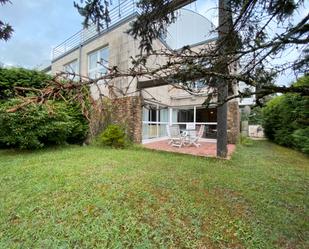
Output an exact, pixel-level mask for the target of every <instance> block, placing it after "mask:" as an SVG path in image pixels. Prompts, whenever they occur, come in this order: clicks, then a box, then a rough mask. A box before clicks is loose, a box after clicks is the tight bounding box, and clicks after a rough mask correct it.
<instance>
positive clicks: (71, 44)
mask: <svg viewBox="0 0 309 249" xmlns="http://www.w3.org/2000/svg"><path fill="white" fill-rule="evenodd" d="M137 13H138V10H137V7H136V1H135V0H124V1H120V2H119V5H118V6H116V7H112V8H111V9H110V12H109V15H110V22H109V24H108V26H105V27H104V28H103V29H100V30H97V27H96V26H95V25H92V26H90V27H89V28H87V29H86V28H84V29H82V30H80V31H78V32H77V33H75V34H74V35H72V36H71V37H69V38H68V39H66V40H65V41H63V42H62V43H60V44H59V45H57V46H56V47H54V48H53V50H52V60H53V61H55V60H57V59H59V58H61V57H63V56H64V55H66V54H68V53H70V52H72V51H73V50H75V49H77V48H79V47H80V46H82V45H84V44H86V43H88V42H90V41H92V40H94V39H96V38H97V37H99V36H101V35H103V34H104V33H106V32H108V31H110V30H112V29H114V28H115V27H117V26H119V25H121V24H122V23H124V22H126V21H128V20H130V19H132V18H134V17H135V16H136V15H137Z"/></svg>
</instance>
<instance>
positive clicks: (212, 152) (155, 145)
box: [143, 139, 236, 158]
mask: <svg viewBox="0 0 309 249" xmlns="http://www.w3.org/2000/svg"><path fill="white" fill-rule="evenodd" d="M199 144H200V145H201V146H199V147H195V146H183V147H181V148H178V147H173V146H171V145H169V144H168V139H165V140H160V141H154V142H149V143H145V144H143V146H144V147H145V148H148V149H152V150H159V151H168V152H175V153H182V154H189V155H193V156H201V157H216V154H217V152H216V150H217V143H216V142H208V141H199ZM235 148H236V146H235V144H229V145H228V158H230V156H231V155H232V153H233V152H234V150H235Z"/></svg>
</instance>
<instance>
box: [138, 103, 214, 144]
mask: <svg viewBox="0 0 309 249" xmlns="http://www.w3.org/2000/svg"><path fill="white" fill-rule="evenodd" d="M167 125H179V127H180V130H186V129H188V127H191V129H192V127H193V128H195V129H196V130H198V129H199V127H200V126H201V125H205V131H204V134H203V138H216V137H217V110H216V108H208V109H206V108H203V107H196V106H193V107H192V106H191V107H166V106H161V105H156V104H145V106H144V107H143V140H149V139H156V138H162V137H166V136H167V132H166V126H167Z"/></svg>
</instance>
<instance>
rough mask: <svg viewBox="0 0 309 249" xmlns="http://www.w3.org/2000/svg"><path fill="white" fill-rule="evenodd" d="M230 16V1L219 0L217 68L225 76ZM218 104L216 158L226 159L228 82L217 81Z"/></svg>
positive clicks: (227, 69)
mask: <svg viewBox="0 0 309 249" xmlns="http://www.w3.org/2000/svg"><path fill="white" fill-rule="evenodd" d="M231 25H232V14H231V11H230V0H219V27H218V33H219V39H218V45H219V53H220V55H221V56H220V57H221V59H220V60H219V62H218V65H217V68H218V70H219V72H220V73H223V74H227V73H228V72H229V68H228V64H227V60H225V59H224V58H225V57H224V55H225V54H226V51H227V50H228V48H229V46H228V37H227V36H228V34H229V32H230V31H231ZM217 91H218V103H219V106H218V108H217V157H221V158H226V157H227V152H228V150H227V103H226V102H225V100H226V99H227V97H228V81H227V80H225V79H222V78H221V79H218V86H217Z"/></svg>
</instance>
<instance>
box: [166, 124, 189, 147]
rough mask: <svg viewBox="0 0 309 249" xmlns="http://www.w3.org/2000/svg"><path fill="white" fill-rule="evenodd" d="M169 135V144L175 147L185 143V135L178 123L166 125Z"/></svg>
mask: <svg viewBox="0 0 309 249" xmlns="http://www.w3.org/2000/svg"><path fill="white" fill-rule="evenodd" d="M166 131H167V135H168V137H169V141H168V144H170V145H172V146H175V147H179V148H180V147H182V146H183V145H184V141H185V137H184V135H182V134H181V133H180V129H179V126H178V125H173V126H169V125H167V126H166Z"/></svg>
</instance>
